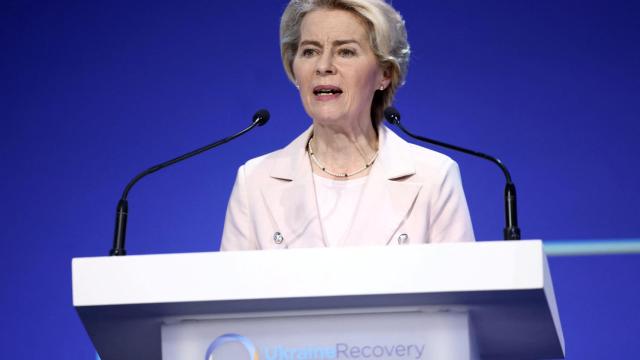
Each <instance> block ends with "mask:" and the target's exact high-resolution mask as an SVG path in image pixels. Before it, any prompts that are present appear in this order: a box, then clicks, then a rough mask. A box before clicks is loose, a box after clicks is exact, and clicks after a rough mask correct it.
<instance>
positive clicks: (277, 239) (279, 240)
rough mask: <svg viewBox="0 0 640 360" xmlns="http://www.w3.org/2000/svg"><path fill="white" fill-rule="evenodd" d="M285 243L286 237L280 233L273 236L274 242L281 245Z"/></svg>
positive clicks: (277, 232)
mask: <svg viewBox="0 0 640 360" xmlns="http://www.w3.org/2000/svg"><path fill="white" fill-rule="evenodd" d="M283 241H284V236H282V234H281V233H280V232H279V231H276V233H275V234H273V242H274V243H276V244H278V245H280V244H282V242H283Z"/></svg>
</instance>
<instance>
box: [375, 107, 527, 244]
mask: <svg viewBox="0 0 640 360" xmlns="http://www.w3.org/2000/svg"><path fill="white" fill-rule="evenodd" d="M384 117H385V119H387V121H388V122H390V123H391V124H393V125H396V126H397V127H398V128H400V130H402V132H404V133H405V134H407V135H409V136H410V137H412V138H414V139H416V140H420V141H424V142H427V143H430V144H434V145H437V146H441V147H444V148H447V149H451V150H455V151H460V152H463V153H465V154H469V155H473V156H477V157H480V158H483V159H485V160H489V161H491V162H493V163H494V164H496V165H498V167H500V170H502V173H503V174H504V176H505V178H506V181H507V183H506V185H505V187H504V211H505V227H504V230H503V235H504V240H520V228H519V227H518V209H517V206H516V186H515V184H514V183H513V181H511V174H510V173H509V170H507V167H506V166H505V165H504V164H503V163H502V161H500V160H499V159H498V158H495V157H493V156H491V155H487V154H484V153H481V152H479V151H474V150H469V149H465V148H463V147H460V146H456V145H451V144H447V143H444V142H442V141H438V140H433V139H429V138H426V137H423V136H420V135H415V134H412V133H411V132H409V130H407V129H405V127H404V126H402V124H401V123H400V112H399V111H398V110H397V109H396V108H394V107H391V106H390V107H388V108H386V109H384Z"/></svg>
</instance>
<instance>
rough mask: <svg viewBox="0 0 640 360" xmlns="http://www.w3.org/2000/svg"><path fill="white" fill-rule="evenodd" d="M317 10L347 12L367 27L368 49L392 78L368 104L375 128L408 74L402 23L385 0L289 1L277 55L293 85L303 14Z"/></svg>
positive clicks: (408, 49) (407, 53)
mask: <svg viewBox="0 0 640 360" xmlns="http://www.w3.org/2000/svg"><path fill="white" fill-rule="evenodd" d="M318 9H337V10H345V11H349V12H351V13H352V14H354V15H356V16H357V17H358V18H360V19H362V20H363V21H364V23H365V24H366V25H367V27H368V30H369V42H370V45H371V49H372V50H373V52H374V54H375V56H376V57H377V58H378V63H379V64H380V66H381V67H382V68H383V69H384V70H386V71H389V74H390V77H391V83H390V84H389V86H387V88H386V89H384V90H382V91H380V90H378V91H376V92H375V94H374V96H373V102H372V103H371V121H372V122H373V125H374V127H377V125H378V124H379V123H380V121H381V120H382V117H383V111H384V109H385V108H386V107H387V106H390V105H391V104H392V103H393V99H394V97H395V94H396V91H397V90H398V88H399V87H400V86H401V85H402V84H404V81H405V77H406V75H407V70H408V65H409V54H410V52H411V51H410V48H409V43H408V41H407V30H406V28H405V25H404V20H403V19H402V16H400V14H399V13H398V12H397V11H396V10H395V9H394V8H393V7H392V6H391V5H389V4H388V3H386V2H385V1H384V0H291V1H290V2H289V5H287V8H286V9H285V10H284V13H283V14H282V19H281V20H280V54H281V56H282V64H283V65H284V69H285V71H286V72H287V76H288V77H289V79H290V80H291V81H292V82H294V83H295V81H296V80H295V77H294V75H293V60H294V59H295V56H296V53H297V52H298V45H299V43H300V26H301V25H302V20H303V18H304V16H305V15H306V14H308V13H310V12H312V11H314V10H318Z"/></svg>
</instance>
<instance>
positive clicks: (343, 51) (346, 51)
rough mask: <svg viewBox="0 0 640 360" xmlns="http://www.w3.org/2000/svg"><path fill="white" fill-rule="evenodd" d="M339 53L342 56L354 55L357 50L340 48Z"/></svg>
mask: <svg viewBox="0 0 640 360" xmlns="http://www.w3.org/2000/svg"><path fill="white" fill-rule="evenodd" d="M338 54H339V55H340V56H342V57H352V56H355V55H356V52H355V50H352V49H340V50H338Z"/></svg>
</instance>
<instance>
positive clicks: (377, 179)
mask: <svg viewBox="0 0 640 360" xmlns="http://www.w3.org/2000/svg"><path fill="white" fill-rule="evenodd" d="M311 132H312V129H311V128H309V129H308V130H307V131H305V132H304V133H303V134H302V135H300V136H299V137H298V138H296V139H295V140H294V141H293V142H292V143H290V144H289V145H287V147H285V148H283V149H280V150H278V151H275V152H272V153H269V154H266V155H263V156H261V157H258V158H255V159H252V160H249V161H248V162H247V163H246V164H245V165H243V166H241V167H240V169H239V170H238V175H237V178H236V182H235V185H234V187H233V191H232V193H231V198H230V200H229V204H228V208H227V214H226V218H225V224H224V231H223V234H222V243H221V247H220V249H221V250H258V249H287V248H306V247H326V246H327V242H326V241H325V239H324V235H323V231H322V225H321V223H320V219H319V215H318V214H319V212H318V208H317V202H316V192H315V188H314V184H313V174H312V170H311V163H310V159H309V157H308V154H307V152H306V149H305V148H306V144H307V141H308V139H309V137H310V136H311ZM378 137H379V155H378V158H377V159H376V162H375V163H374V164H373V166H372V167H371V170H370V172H369V175H368V179H367V180H366V184H365V186H364V189H363V194H362V197H361V200H360V203H359V204H358V207H357V210H356V215H355V217H354V220H353V223H352V224H351V229H350V230H349V233H348V235H347V236H346V237H345V240H344V241H343V242H342V243H340V244H339V245H338V246H363V245H403V244H411V243H435V242H458V241H474V235H473V228H472V226H471V219H470V217H469V210H468V208H467V203H466V200H465V197H464V192H463V190H462V184H461V181H460V173H459V171H458V165H457V164H456V163H455V162H454V161H453V160H451V159H450V158H449V157H447V156H445V155H443V154H440V153H437V152H435V151H432V150H428V149H425V148H422V147H419V146H417V145H413V144H410V143H408V142H406V141H404V140H402V139H401V138H400V137H398V136H397V135H396V134H395V133H393V132H392V131H390V130H389V129H388V128H386V127H385V126H380V128H379V131H378Z"/></svg>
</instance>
